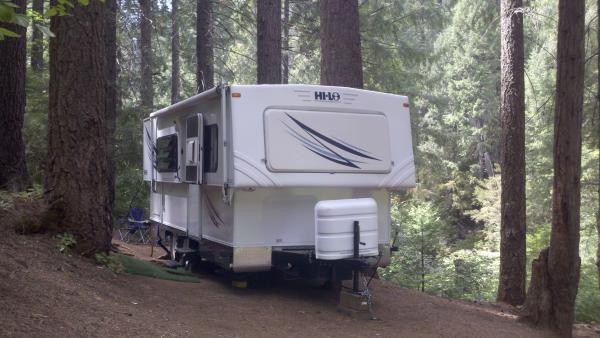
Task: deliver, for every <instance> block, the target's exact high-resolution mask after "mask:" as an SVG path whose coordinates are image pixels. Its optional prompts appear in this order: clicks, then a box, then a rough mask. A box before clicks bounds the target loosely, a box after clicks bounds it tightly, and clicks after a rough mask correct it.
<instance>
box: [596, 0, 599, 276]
mask: <svg viewBox="0 0 600 338" xmlns="http://www.w3.org/2000/svg"><path fill="white" fill-rule="evenodd" d="M596 9H597V12H596V17H597V18H598V19H597V20H596V23H597V25H598V27H597V32H596V38H597V46H598V47H597V48H598V49H600V0H598V1H597V2H596ZM597 60H598V64H597V66H598V69H597V73H598V74H597V75H598V88H597V94H596V95H597V98H596V101H597V102H598V108H597V112H596V113H597V114H598V119H597V121H598V125H597V126H596V128H597V129H598V128H600V54H598V58H597ZM596 136H597V137H598V149H600V135H598V134H596ZM596 235H597V236H598V237H597V241H598V244H597V247H596V267H597V268H598V287H600V152H598V211H597V212H596Z"/></svg>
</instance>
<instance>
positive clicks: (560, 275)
mask: <svg viewBox="0 0 600 338" xmlns="http://www.w3.org/2000/svg"><path fill="white" fill-rule="evenodd" d="M558 16H559V18H558V39H557V40H558V46H557V76H556V104H555V113H554V184H553V192H552V233H551V236H550V247H549V248H548V249H547V255H546V256H547V257H545V256H544V255H545V253H546V251H543V252H542V253H541V254H540V257H539V259H538V260H536V262H534V264H533V268H534V273H533V274H532V278H531V285H530V289H529V292H528V293H529V295H528V296H527V301H526V312H527V315H528V317H529V318H530V319H532V320H533V321H534V322H535V323H536V324H539V325H550V326H551V327H552V328H554V329H555V330H557V331H558V332H559V333H560V334H561V336H563V337H571V336H572V326H573V321H574V319H575V298H576V296H577V287H578V285H579V272H580V266H581V259H580V257H579V227H580V226H579V209H580V192H581V190H580V188H581V186H580V180H581V123H582V110H583V79H584V62H585V54H584V52H585V50H584V34H585V31H584V23H585V1H584V0H559V15H558ZM536 264H537V266H536ZM536 270H538V271H539V272H541V273H536ZM544 279H546V281H547V282H546V283H540V282H541V281H544Z"/></svg>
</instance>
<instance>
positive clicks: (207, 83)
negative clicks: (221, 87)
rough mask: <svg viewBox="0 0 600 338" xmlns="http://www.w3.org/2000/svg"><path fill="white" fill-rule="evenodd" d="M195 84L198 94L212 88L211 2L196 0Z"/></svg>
mask: <svg viewBox="0 0 600 338" xmlns="http://www.w3.org/2000/svg"><path fill="white" fill-rule="evenodd" d="M197 1H198V3H197V6H198V7H197V8H196V14H197V15H196V62H197V64H196V84H197V87H198V92H202V91H204V90H207V89H210V88H212V87H214V71H213V67H214V66H213V64H214V60H213V34H212V32H213V10H212V0H197Z"/></svg>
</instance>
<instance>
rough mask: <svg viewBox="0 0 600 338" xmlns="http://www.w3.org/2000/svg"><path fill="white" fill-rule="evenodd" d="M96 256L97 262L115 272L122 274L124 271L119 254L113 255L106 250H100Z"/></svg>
mask: <svg viewBox="0 0 600 338" xmlns="http://www.w3.org/2000/svg"><path fill="white" fill-rule="evenodd" d="M94 258H96V262H98V264H100V265H103V266H105V267H107V268H108V269H109V270H110V271H112V272H113V273H115V274H120V273H123V271H124V268H123V264H122V263H121V261H120V260H119V258H118V256H111V255H109V254H106V253H104V252H98V253H96V255H94Z"/></svg>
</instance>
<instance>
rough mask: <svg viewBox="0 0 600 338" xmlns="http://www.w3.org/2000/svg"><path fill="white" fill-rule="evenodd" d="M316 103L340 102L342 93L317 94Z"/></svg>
mask: <svg viewBox="0 0 600 338" xmlns="http://www.w3.org/2000/svg"><path fill="white" fill-rule="evenodd" d="M315 101H333V102H339V101H340V93H338V92H315Z"/></svg>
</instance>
